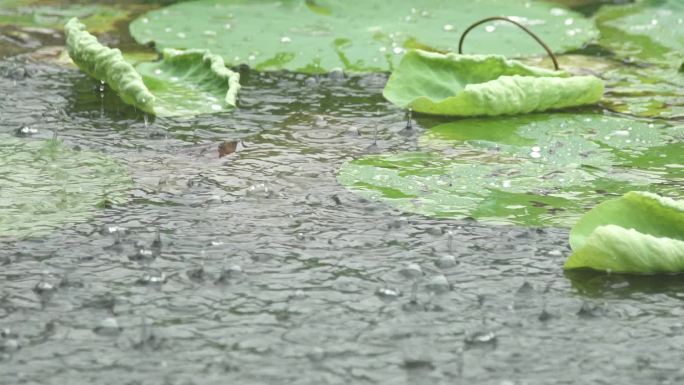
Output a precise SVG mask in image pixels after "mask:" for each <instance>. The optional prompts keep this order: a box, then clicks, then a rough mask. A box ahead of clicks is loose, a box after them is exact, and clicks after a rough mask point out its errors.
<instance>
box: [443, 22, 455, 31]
mask: <svg viewBox="0 0 684 385" xmlns="http://www.w3.org/2000/svg"><path fill="white" fill-rule="evenodd" d="M442 28H443V29H444V30H445V31H446V32H451V31H453V30H454V26H453V25H451V24H445V25H444V27H442Z"/></svg>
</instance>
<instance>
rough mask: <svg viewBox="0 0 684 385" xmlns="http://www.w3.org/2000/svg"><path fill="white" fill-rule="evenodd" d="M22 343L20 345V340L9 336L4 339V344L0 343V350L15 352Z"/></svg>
mask: <svg viewBox="0 0 684 385" xmlns="http://www.w3.org/2000/svg"><path fill="white" fill-rule="evenodd" d="M20 347H21V345H19V341H17V340H16V339H14V338H8V339H6V340H3V341H2V345H0V351H3V352H8V353H9V352H15V351H17V350H19V348H20Z"/></svg>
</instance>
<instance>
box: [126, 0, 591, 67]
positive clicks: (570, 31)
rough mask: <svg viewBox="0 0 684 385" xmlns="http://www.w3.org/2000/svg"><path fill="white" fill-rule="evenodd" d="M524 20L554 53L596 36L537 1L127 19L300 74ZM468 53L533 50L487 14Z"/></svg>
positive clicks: (229, 10) (249, 8)
mask: <svg viewBox="0 0 684 385" xmlns="http://www.w3.org/2000/svg"><path fill="white" fill-rule="evenodd" d="M493 12H494V13H496V14H503V15H507V16H510V17H512V18H513V19H515V20H516V21H519V22H521V23H522V24H524V25H526V26H528V27H530V28H531V29H533V30H534V31H535V32H536V33H538V34H539V35H540V36H543V37H544V40H545V41H546V42H547V43H548V44H549V45H550V46H551V48H553V49H554V50H555V51H558V52H560V51H565V50H568V49H574V48H578V47H580V46H581V45H582V44H584V43H585V42H587V41H589V40H591V39H592V38H593V37H595V35H596V34H595V30H594V27H593V24H592V23H591V22H589V21H588V20H587V19H586V18H584V17H583V16H582V15H580V14H578V13H575V12H572V11H568V10H565V9H562V8H559V6H558V5H552V4H548V3H545V2H543V1H534V0H532V1H526V2H516V1H509V0H475V1H469V2H453V1H448V0H421V1H418V0H397V1H385V0H367V1H336V0H291V1H275V0H265V1H247V0H232V1H220V0H200V1H192V2H186V3H180V4H175V5H173V6H170V7H166V8H164V9H161V10H155V11H151V12H148V13H146V14H144V15H142V16H141V17H139V18H138V19H136V20H135V21H134V22H133V23H131V26H130V30H131V35H132V36H133V37H134V38H135V39H136V40H137V41H138V42H140V43H142V44H147V43H149V42H154V43H155V46H156V47H157V48H158V49H163V48H204V49H209V50H211V51H212V52H215V53H218V54H220V55H221V56H222V57H223V59H224V60H225V62H226V63H228V64H229V65H238V64H248V65H249V66H250V67H253V68H256V69H257V70H264V71H275V70H291V71H298V72H306V73H318V72H327V71H330V70H332V69H336V68H338V69H342V70H345V71H352V72H377V71H390V70H392V69H393V68H394V67H395V65H396V63H398V61H399V59H400V58H401V55H403V53H404V52H405V50H407V49H414V48H422V49H428V50H435V51H442V52H446V51H454V50H455V48H456V44H457V42H458V38H459V35H460V34H461V33H462V32H463V31H464V30H465V28H466V27H468V25H470V24H471V23H473V22H474V21H476V20H478V19H481V18H484V17H487V16H491V15H492V13H493ZM465 46H466V49H467V50H468V52H475V53H498V54H502V55H507V56H520V55H531V54H539V53H540V48H539V46H537V45H536V43H535V42H534V41H531V39H529V37H528V36H527V35H525V34H524V33H523V32H521V31H519V30H517V29H516V28H515V26H512V25H508V24H506V23H505V22H504V23H501V22H493V23H490V24H488V25H486V26H483V27H482V28H481V29H478V30H476V31H474V32H472V34H471V35H469V40H468V43H467V44H466V45H465Z"/></svg>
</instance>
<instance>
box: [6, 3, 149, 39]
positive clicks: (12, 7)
mask: <svg viewBox="0 0 684 385" xmlns="http://www.w3.org/2000/svg"><path fill="white" fill-rule="evenodd" d="M51 3H52V2H45V1H38V0H3V1H1V2H0V24H11V25H21V26H26V27H43V28H55V29H57V28H61V27H62V26H63V25H64V23H66V22H67V21H68V20H69V19H71V18H73V17H78V18H80V19H81V20H83V23H84V24H85V25H86V26H87V28H88V29H89V30H91V31H93V32H104V31H108V30H111V29H113V28H114V24H115V23H117V22H120V21H123V20H126V18H128V17H129V16H130V13H131V12H132V11H134V10H137V9H140V7H136V6H133V5H130V4H129V5H127V6H126V8H125V9H124V8H123V7H116V6H111V5H106V4H64V2H62V4H59V3H57V2H54V4H51Z"/></svg>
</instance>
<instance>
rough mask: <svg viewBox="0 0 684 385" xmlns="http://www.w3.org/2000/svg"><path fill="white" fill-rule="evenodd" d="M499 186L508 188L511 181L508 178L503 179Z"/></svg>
mask: <svg viewBox="0 0 684 385" xmlns="http://www.w3.org/2000/svg"><path fill="white" fill-rule="evenodd" d="M501 186H502V187H503V188H510V187H511V181H510V180H505V181H503V183H501Z"/></svg>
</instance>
